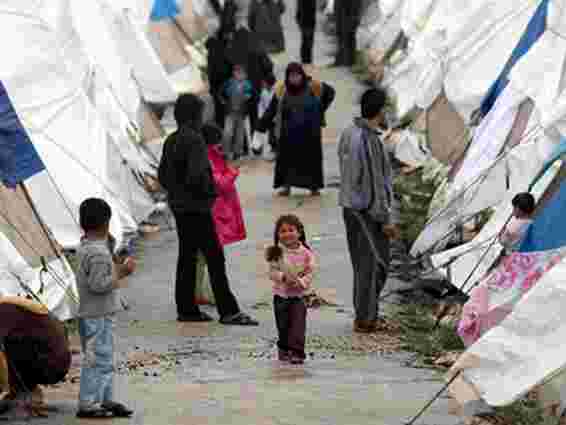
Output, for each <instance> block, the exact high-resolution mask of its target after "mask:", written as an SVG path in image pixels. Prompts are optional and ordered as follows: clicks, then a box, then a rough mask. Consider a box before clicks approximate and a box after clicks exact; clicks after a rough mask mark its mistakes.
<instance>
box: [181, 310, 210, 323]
mask: <svg viewBox="0 0 566 425" xmlns="http://www.w3.org/2000/svg"><path fill="white" fill-rule="evenodd" d="M213 320H214V319H213V318H212V317H211V316H209V315H208V314H206V313H204V312H202V311H201V312H198V313H195V314H180V315H178V316H177V322H212V321H213Z"/></svg>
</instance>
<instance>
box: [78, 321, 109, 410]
mask: <svg viewBox="0 0 566 425" xmlns="http://www.w3.org/2000/svg"><path fill="white" fill-rule="evenodd" d="M114 327H115V316H114V315H113V314H110V315H106V316H102V317H92V318H91V317H88V318H81V319H79V335H80V338H81V350H82V364H81V386H80V391H79V409H80V410H88V409H93V408H97V407H99V406H100V405H101V404H102V403H104V402H108V401H113V383H114V382H113V380H114Z"/></svg>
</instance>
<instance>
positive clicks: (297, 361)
mask: <svg viewBox="0 0 566 425" xmlns="http://www.w3.org/2000/svg"><path fill="white" fill-rule="evenodd" d="M291 364H294V365H301V364H305V359H303V358H302V357H299V356H297V355H292V356H291Z"/></svg>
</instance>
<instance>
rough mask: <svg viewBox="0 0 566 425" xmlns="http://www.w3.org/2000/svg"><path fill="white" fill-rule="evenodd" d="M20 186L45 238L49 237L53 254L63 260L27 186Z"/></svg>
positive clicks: (22, 184) (21, 184)
mask: <svg viewBox="0 0 566 425" xmlns="http://www.w3.org/2000/svg"><path fill="white" fill-rule="evenodd" d="M19 186H20V188H21V189H22V192H23V194H24V196H25V198H26V201H28V203H29V205H30V208H31V210H32V212H33V215H34V216H35V219H36V220H37V222H38V223H39V226H40V227H41V230H43V233H45V236H46V237H47V240H48V241H49V245H50V246H51V249H53V252H55V256H56V257H57V258H59V259H61V254H60V253H59V247H58V246H57V245H56V244H55V241H54V239H53V236H52V235H51V231H50V230H49V228H48V227H47V225H46V224H45V222H44V221H43V219H42V218H41V216H40V215H39V211H38V210H37V208H36V206H35V204H34V202H33V200H32V199H31V196H30V194H29V191H28V189H27V187H26V185H25V184H24V183H20V184H19Z"/></svg>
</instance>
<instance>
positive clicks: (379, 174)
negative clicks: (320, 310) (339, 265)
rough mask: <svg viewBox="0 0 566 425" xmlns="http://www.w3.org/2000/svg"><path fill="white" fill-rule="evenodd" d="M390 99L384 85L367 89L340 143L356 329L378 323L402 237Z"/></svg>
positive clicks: (368, 328)
mask: <svg viewBox="0 0 566 425" xmlns="http://www.w3.org/2000/svg"><path fill="white" fill-rule="evenodd" d="M385 102H386V94H385V92H384V91H383V90H381V89H371V90H368V91H366V92H365V93H364V94H363V96H362V101H361V113H362V116H361V118H356V119H355V120H354V123H353V124H352V125H350V126H349V127H348V128H347V129H346V130H344V132H343V133H342V136H341V137H340V142H339V146H338V157H339V162H340V173H341V179H340V181H341V184H340V194H339V204H340V205H341V206H342V208H343V215H344V223H345V226H346V235H347V240H348V250H349V252H350V257H351V260H352V267H353V271H354V284H353V295H354V308H355V311H356V318H355V321H354V331H355V332H363V333H369V332H375V331H376V330H378V328H379V321H378V319H379V294H380V293H381V291H382V289H383V287H384V285H385V281H386V280H387V274H388V270H389V261H390V246H389V239H390V238H393V237H398V230H397V227H396V225H394V224H391V205H392V200H393V185H392V169H391V165H390V162H389V158H388V153H387V151H386V147H385V145H384V139H385V133H384V131H383V125H384V119H385V116H384V106H385ZM370 238H371V240H370ZM373 248H375V249H376V250H377V251H378V252H377V253H375V252H374V249H373ZM375 255H377V256H378V257H377V258H376V257H375Z"/></svg>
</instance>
